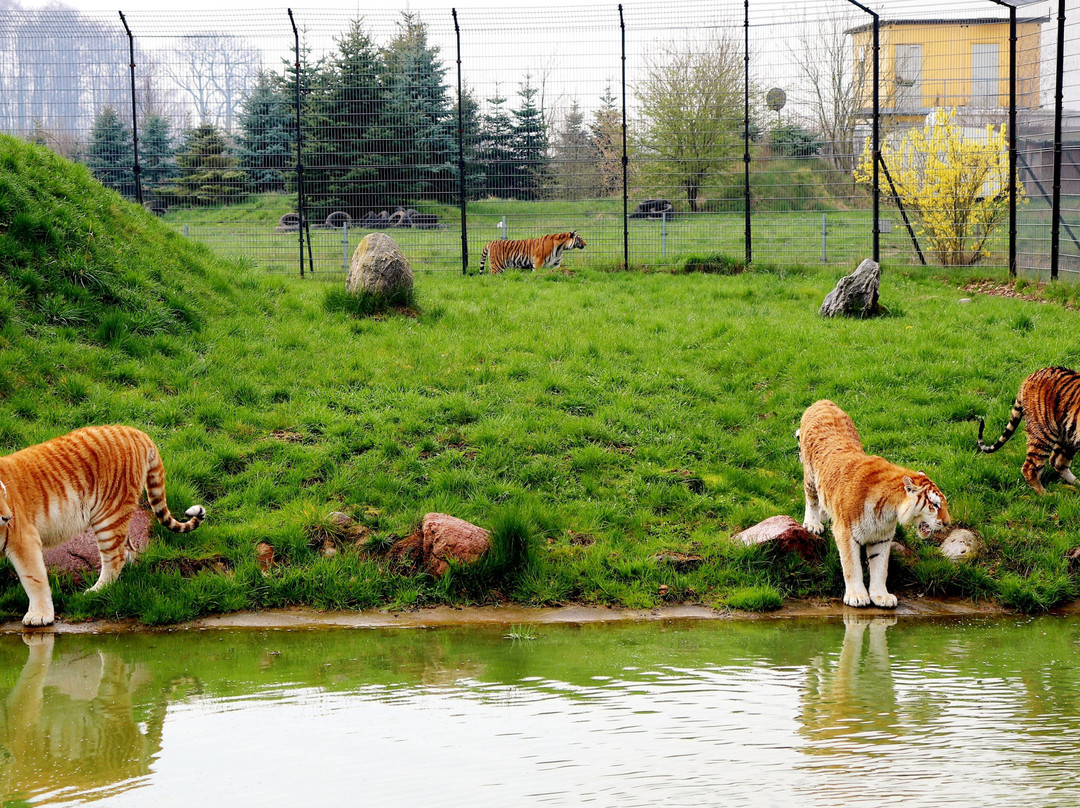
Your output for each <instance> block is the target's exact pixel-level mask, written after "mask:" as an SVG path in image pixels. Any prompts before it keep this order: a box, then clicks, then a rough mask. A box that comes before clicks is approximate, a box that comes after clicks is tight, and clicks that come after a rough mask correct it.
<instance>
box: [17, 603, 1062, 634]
mask: <svg viewBox="0 0 1080 808" xmlns="http://www.w3.org/2000/svg"><path fill="white" fill-rule="evenodd" d="M1012 614H1015V613H1014V612H1011V611H1009V610H1008V609H1005V608H1004V607H1002V606H1000V605H997V604H994V603H990V602H986V601H983V602H975V601H970V600H960V599H949V598H917V599H914V600H909V601H904V600H901V601H900V604H899V605H898V606H897V607H896V608H895V609H878V608H867V609H854V608H851V607H849V606H845V605H844V604H843V602H841V601H840V600H839V599H833V600H829V601H792V602H791V603H789V604H787V605H785V606H784V607H783V608H781V609H778V610H777V611H774V612H739V611H727V610H717V609H710V608H709V607H707V606H695V605H675V606H663V607H660V608H656V609H624V608H610V607H606V606H557V607H542V608H532V607H524V606H475V607H453V606H436V607H432V608H428V609H417V610H414V611H387V610H381V609H369V610H365V611H358V612H354V611H333V612H321V611H318V610H316V609H308V608H289V609H268V610H266V611H257V612H233V613H231V614H222V615H214V616H211V617H204V618H201V619H199V620H192V621H190V622H186V623H180V624H177V625H173V626H164V627H153V626H145V625H142V624H141V623H139V622H137V621H135V620H124V621H103V620H95V621H89V622H85V623H67V622H65V621H63V620H61V621H59V622H57V623H56V625H54V626H48V627H46V628H44V629H32V630H34V631H52V632H55V633H58V634H118V633H127V632H155V631H207V630H212V629H259V630H266V629H314V628H432V627H438V626H480V625H500V626H512V625H530V626H539V625H551V624H560V623H577V624H584V623H608V622H617V621H631V620H635V621H640V622H647V621H671V620H755V621H768V620H790V619H795V618H833V619H835V618H839V617H844V616H855V615H859V616H864V617H867V618H870V617H896V618H897V619H925V618H962V617H1005V616H1009V615H1012ZM1051 614H1059V615H1073V616H1080V601H1078V602H1075V603H1072V604H1069V605H1068V606H1066V607H1063V608H1061V609H1055V610H1053V611H1052V612H1051ZM24 630H26V629H24V628H23V626H22V624H21V623H19V622H17V621H11V622H8V623H3V624H0V634H15V633H22V632H23V631H24Z"/></svg>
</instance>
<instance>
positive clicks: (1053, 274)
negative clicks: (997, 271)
mask: <svg viewBox="0 0 1080 808" xmlns="http://www.w3.org/2000/svg"><path fill="white" fill-rule="evenodd" d="M1057 37H1058V40H1057V70H1056V71H1055V73H1056V79H1055V80H1056V84H1055V86H1054V187H1053V189H1052V191H1053V201H1052V203H1051V208H1052V209H1053V212H1052V213H1051V214H1050V215H1051V217H1052V219H1051V221H1052V222H1053V226H1052V228H1051V230H1050V278H1051V279H1052V280H1057V276H1058V263H1059V262H1058V248H1059V247H1060V245H1061V113H1062V105H1063V90H1062V83H1063V81H1064V78H1065V0H1058V25H1057Z"/></svg>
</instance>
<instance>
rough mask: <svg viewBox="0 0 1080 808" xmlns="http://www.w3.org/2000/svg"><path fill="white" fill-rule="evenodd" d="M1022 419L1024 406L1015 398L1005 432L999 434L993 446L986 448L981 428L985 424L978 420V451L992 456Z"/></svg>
mask: <svg viewBox="0 0 1080 808" xmlns="http://www.w3.org/2000/svg"><path fill="white" fill-rule="evenodd" d="M1023 419H1024V406H1023V404H1022V403H1021V401H1020V397H1019V396H1017V399H1016V401H1015V402H1014V403H1013V408H1012V413H1011V414H1010V415H1009V423H1007V424H1005V431H1004V432H1002V433H1001V437H1000V438H998V439H997V442H996V443H995V444H994V445H993V446H987V445H986V444H985V443H983V427H985V426H986V422H985V421H984V420H983V419H982V418H981V417H980V418H979V441H978V443H979V451H980V452H985V453H986V454H993V453H994V452H996V451H997V450H998V449H1000V448H1001V447H1002V446H1004V445H1005V443H1006V442H1007V441H1008V440H1009V438H1011V437H1012V436H1013V433H1014V432H1016V428H1017V427H1018V426H1020V422H1021V421H1022V420H1023Z"/></svg>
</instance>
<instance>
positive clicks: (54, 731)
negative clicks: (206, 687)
mask: <svg viewBox="0 0 1080 808" xmlns="http://www.w3.org/2000/svg"><path fill="white" fill-rule="evenodd" d="M5 639H6V640H7V641H9V642H10V641H12V639H13V638H5ZM23 639H24V642H26V644H27V645H29V649H28V650H29V655H28V657H27V659H26V663H25V664H24V665H23V667H22V671H21V673H20V674H19V677H18V680H17V681H16V682H15V683H14V686H13V687H12V688H11V689H10V691H8V692H7V693H6V694H3V700H2V701H0V747H2V749H0V798H2V799H3V800H5V801H6V800H8V799H12V798H16V797H22V798H29V797H32V796H33V795H35V794H42V793H46V792H48V793H50V795H51V799H52V800H55V799H58V798H61V797H63V795H64V794H65V793H70V794H71V795H72V796H83V795H86V794H87V793H88V792H90V791H95V792H96V793H97V795H98V796H99V797H104V796H107V795H108V794H110V793H116V792H119V791H123V790H125V789H126V788H127V787H128V786H129V785H134V784H135V783H137V782H138V780H137V778H139V777H141V776H143V775H145V774H147V773H148V771H149V768H150V761H151V760H152V758H153V757H154V756H155V755H157V754H158V752H159V751H160V749H161V728H162V725H163V723H164V720H165V701H164V700H161V702H160V707H156V706H151V707H150V708H149V709H148V710H147V709H141V710H140V715H139V717H138V719H136V716H135V712H134V710H133V708H132V694H133V693H134V691H135V690H136V689H138V688H139V686H140V685H142V684H147V683H148V682H149V679H148V677H147V676H146V675H145V673H144V672H143V670H142V668H143V666H141V665H139V664H128V663H126V662H124V660H123V659H121V658H120V657H118V656H116V655H113V654H110V653H108V652H107V651H98V650H93V651H89V652H86V651H85V647H82V648H80V647H78V646H76V648H75V649H74V650H73V651H71V652H69V653H55V654H54V651H53V646H54V643H55V640H54V635H53V634H51V633H34V634H29V633H28V634H26V635H24V637H23ZM5 650H6V651H8V652H9V653H6V654H4V656H5V657H6V656H10V652H11V651H15V650H17V649H16V648H15V647H14V646H12V645H7V646H6V647H5ZM126 784H127V785H126Z"/></svg>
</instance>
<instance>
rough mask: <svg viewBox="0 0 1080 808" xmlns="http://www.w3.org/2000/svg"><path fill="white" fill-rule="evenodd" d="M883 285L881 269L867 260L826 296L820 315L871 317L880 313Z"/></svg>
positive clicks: (874, 262) (873, 262) (842, 279)
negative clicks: (879, 294)
mask: <svg viewBox="0 0 1080 808" xmlns="http://www.w3.org/2000/svg"><path fill="white" fill-rule="evenodd" d="M880 285H881V267H880V266H879V265H878V263H877V262H876V261H871V260H870V259H869V258H867V259H865V260H864V261H863V262H862V263H861V264H859V266H858V267H857V268H856V270H855V271H854V272H852V273H851V274H850V275H848V276H847V277H845V278H841V279H840V282H839V283H837V284H836V288H835V289H833V290H832V291H831V292H829V294H828V295H826V296H825V301H824V302H823V303H822V304H821V308H820V309H819V310H818V314H820V315H821V316H822V317H835V316H836V315H838V314H844V315H847V316H848V317H871V316H873V315H875V314H877V313H878V312H879V311H880V307H879V306H878V287H879V286H880Z"/></svg>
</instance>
